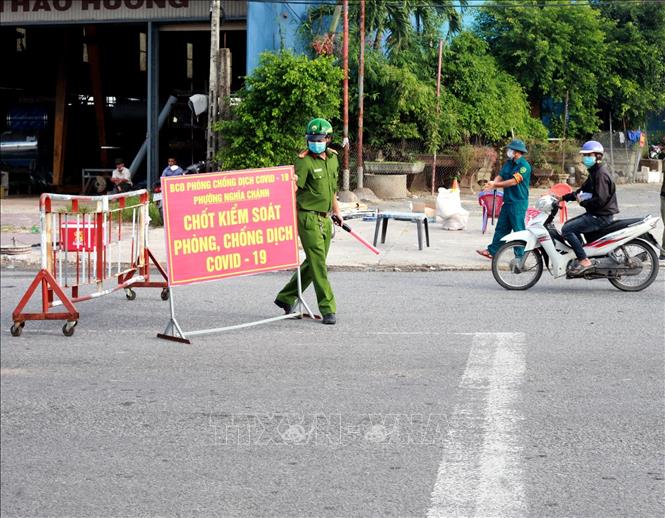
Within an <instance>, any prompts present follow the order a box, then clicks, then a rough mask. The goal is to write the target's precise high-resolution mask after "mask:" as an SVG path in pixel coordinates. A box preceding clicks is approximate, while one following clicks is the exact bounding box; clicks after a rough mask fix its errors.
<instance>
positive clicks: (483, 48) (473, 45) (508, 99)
mask: <svg viewBox="0 0 665 518" xmlns="http://www.w3.org/2000/svg"><path fill="white" fill-rule="evenodd" d="M443 63H444V66H443V90H444V92H445V91H447V92H449V93H450V94H452V96H454V101H452V103H453V104H452V106H451V108H452V109H453V110H454V111H455V112H456V113H457V123H458V124H459V125H460V127H461V128H462V134H461V135H460V136H461V137H462V139H463V140H466V141H469V140H470V139H471V138H472V137H473V138H476V139H481V140H484V141H486V142H498V141H499V140H501V139H504V138H505V137H506V136H508V135H510V134H511V131H512V132H514V133H515V134H516V135H520V136H522V137H523V138H528V137H543V136H546V133H545V129H544V127H543V126H542V124H541V123H540V121H538V120H536V119H533V118H532V117H531V116H530V113H529V104H528V102H527V99H526V94H525V93H524V90H523V89H522V87H521V86H520V85H519V84H518V83H517V81H516V80H515V79H514V78H513V77H512V76H511V75H510V74H508V73H507V72H505V71H504V70H502V69H501V68H500V67H499V66H498V64H497V63H496V60H495V59H494V57H493V56H492V55H491V54H489V51H488V47H487V44H486V43H485V42H483V41H482V40H481V39H479V38H478V37H477V36H475V35H474V34H472V33H470V32H462V33H461V34H459V35H458V36H456V37H455V38H454V39H453V41H452V43H451V45H450V47H449V48H448V49H447V50H446V52H445V58H444V60H443ZM448 102H450V100H448Z"/></svg>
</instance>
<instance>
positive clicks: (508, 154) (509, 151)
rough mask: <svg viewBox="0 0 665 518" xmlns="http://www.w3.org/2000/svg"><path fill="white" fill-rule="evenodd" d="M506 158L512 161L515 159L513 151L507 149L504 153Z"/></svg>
mask: <svg viewBox="0 0 665 518" xmlns="http://www.w3.org/2000/svg"><path fill="white" fill-rule="evenodd" d="M506 156H507V157H508V158H510V159H511V160H512V159H513V158H515V151H513V150H512V149H509V150H508V151H506Z"/></svg>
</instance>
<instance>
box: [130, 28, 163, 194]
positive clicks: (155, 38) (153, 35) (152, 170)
mask: <svg viewBox="0 0 665 518" xmlns="http://www.w3.org/2000/svg"><path fill="white" fill-rule="evenodd" d="M158 113H159V30H158V28H157V27H156V26H155V24H154V23H153V22H148V139H147V140H148V159H147V161H146V181H147V188H148V190H149V191H150V190H152V184H153V182H154V180H153V179H154V178H155V175H156V174H157V171H158V170H159V122H158ZM132 173H133V174H135V173H136V171H132Z"/></svg>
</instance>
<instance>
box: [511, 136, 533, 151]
mask: <svg viewBox="0 0 665 518" xmlns="http://www.w3.org/2000/svg"><path fill="white" fill-rule="evenodd" d="M508 149H512V150H514V151H519V152H520V153H528V151H527V150H526V146H525V145H524V142H522V141H521V140H518V139H515V140H513V141H512V142H511V143H510V144H508Z"/></svg>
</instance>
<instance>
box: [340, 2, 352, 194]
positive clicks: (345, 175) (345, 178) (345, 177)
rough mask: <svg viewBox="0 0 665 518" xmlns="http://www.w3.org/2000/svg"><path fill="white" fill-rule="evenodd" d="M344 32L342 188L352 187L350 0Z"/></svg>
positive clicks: (345, 3)
mask: <svg viewBox="0 0 665 518" xmlns="http://www.w3.org/2000/svg"><path fill="white" fill-rule="evenodd" d="M343 9H344V33H343V42H342V55H343V61H344V142H346V146H344V159H343V171H342V190H343V191H348V190H349V189H350V183H351V182H350V176H351V174H350V172H349V147H350V146H349V144H348V142H349V0H344V4H343Z"/></svg>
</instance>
